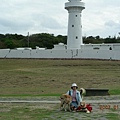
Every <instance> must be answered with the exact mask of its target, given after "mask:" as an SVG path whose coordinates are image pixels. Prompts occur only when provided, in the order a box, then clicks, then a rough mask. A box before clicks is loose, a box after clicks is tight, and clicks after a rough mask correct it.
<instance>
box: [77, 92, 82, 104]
mask: <svg viewBox="0 0 120 120" xmlns="http://www.w3.org/2000/svg"><path fill="white" fill-rule="evenodd" d="M77 95H78V96H77V97H78V98H77V102H78V105H80V102H82V98H81V95H80V92H79V91H78V92H77Z"/></svg>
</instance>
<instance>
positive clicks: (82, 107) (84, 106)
mask: <svg viewBox="0 0 120 120" xmlns="http://www.w3.org/2000/svg"><path fill="white" fill-rule="evenodd" d="M76 111H80V112H86V113H90V111H89V110H88V108H87V104H86V102H85V101H82V102H81V103H80V106H79V107H78V108H77V110H76Z"/></svg>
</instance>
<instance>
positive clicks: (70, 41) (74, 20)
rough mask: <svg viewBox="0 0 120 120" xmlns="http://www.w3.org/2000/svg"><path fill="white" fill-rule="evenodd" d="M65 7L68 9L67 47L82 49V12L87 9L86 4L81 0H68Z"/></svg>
mask: <svg viewBox="0 0 120 120" xmlns="http://www.w3.org/2000/svg"><path fill="white" fill-rule="evenodd" d="M68 1H69V2H67V3H65V9H67V10H68V13H69V18H68V38H67V49H80V48H81V45H83V40H82V24H81V12H82V10H83V9H85V4H84V3H83V2H81V0H68Z"/></svg>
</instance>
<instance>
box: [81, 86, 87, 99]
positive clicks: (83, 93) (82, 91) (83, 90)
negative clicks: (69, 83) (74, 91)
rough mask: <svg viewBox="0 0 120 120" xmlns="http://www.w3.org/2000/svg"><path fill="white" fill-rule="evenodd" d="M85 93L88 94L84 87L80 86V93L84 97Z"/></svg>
mask: <svg viewBox="0 0 120 120" xmlns="http://www.w3.org/2000/svg"><path fill="white" fill-rule="evenodd" d="M85 94H86V90H85V89H84V88H80V95H81V98H82V99H83V96H84V95H85Z"/></svg>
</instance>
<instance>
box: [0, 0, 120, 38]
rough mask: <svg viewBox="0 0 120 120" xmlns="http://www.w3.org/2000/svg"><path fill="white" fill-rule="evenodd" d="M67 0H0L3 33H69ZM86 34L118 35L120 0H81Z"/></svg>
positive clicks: (0, 18)
mask: <svg viewBox="0 0 120 120" xmlns="http://www.w3.org/2000/svg"><path fill="white" fill-rule="evenodd" d="M65 2H68V0H0V33H2V34H6V33H13V34H14V33H17V34H23V35H27V33H28V32H29V33H30V34H34V33H51V34H55V35H59V34H61V35H67V25H68V12H67V11H66V10H65V9H64V4H65ZM82 2H85V7H86V8H85V10H83V12H82V26H83V29H82V31H83V36H90V35H92V36H97V35H100V36H101V37H108V36H118V35H119V34H118V33H119V32H120V12H119V11H120V0H82Z"/></svg>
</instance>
